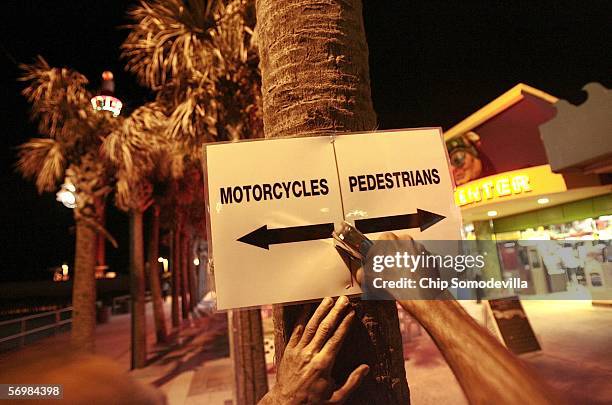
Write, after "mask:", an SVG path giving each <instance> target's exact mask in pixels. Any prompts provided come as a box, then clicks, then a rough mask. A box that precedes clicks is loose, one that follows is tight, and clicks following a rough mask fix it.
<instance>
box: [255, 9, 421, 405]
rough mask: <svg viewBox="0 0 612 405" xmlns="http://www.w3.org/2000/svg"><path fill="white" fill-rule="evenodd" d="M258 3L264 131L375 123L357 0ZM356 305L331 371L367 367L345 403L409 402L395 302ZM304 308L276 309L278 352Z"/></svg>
mask: <svg viewBox="0 0 612 405" xmlns="http://www.w3.org/2000/svg"><path fill="white" fill-rule="evenodd" d="M256 7H257V27H258V28H257V30H258V39H259V50H260V68H261V73H262V93H263V119H264V133H265V136H266V138H273V137H283V136H308V135H317V134H326V135H328V134H332V133H338V132H352V131H368V130H373V129H375V127H376V115H375V113H374V109H373V106H372V100H371V95H370V83H369V66H368V48H367V44H366V40H365V33H364V27H363V19H362V10H361V1H359V0H318V1H317V0H292V1H288V0H257V2H256ZM353 305H354V306H355V307H356V314H357V315H358V316H357V318H358V321H356V322H355V324H354V325H353V328H352V330H351V332H350V334H349V336H348V338H347V340H346V342H345V343H344V345H343V349H342V351H341V353H340V355H339V357H338V359H337V362H336V366H335V369H334V373H333V374H334V377H335V379H336V381H338V382H339V383H341V382H344V381H345V379H346V377H347V376H348V372H349V371H351V370H352V369H353V368H354V367H356V366H357V365H359V364H361V363H367V364H369V365H370V367H371V372H370V373H369V375H368V376H367V377H366V380H365V381H364V383H363V384H362V385H361V386H360V387H359V389H358V390H356V391H355V392H354V393H353V395H351V397H350V398H349V400H348V403H350V404H406V403H408V402H409V401H410V398H409V392H408V384H407V382H406V373H405V370H404V360H403V350H402V340H401V335H400V331H399V322H398V317H397V310H396V307H395V303H393V302H359V301H353ZM302 308H303V305H292V306H284V307H276V308H275V311H274V312H275V316H274V322H275V344H276V347H275V350H276V357H277V359H280V358H281V357H282V354H283V351H284V347H285V343H286V341H287V338H288V336H289V335H290V333H291V330H292V328H293V325H294V323H295V319H296V317H297V313H298V312H299V311H301V310H302Z"/></svg>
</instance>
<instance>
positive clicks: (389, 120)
mask: <svg viewBox="0 0 612 405" xmlns="http://www.w3.org/2000/svg"><path fill="white" fill-rule="evenodd" d="M365 3H366V4H365V5H364V19H365V23H366V34H367V38H368V44H369V47H370V72H371V79H372V94H373V98H374V104H375V108H376V111H377V113H378V117H379V121H380V128H381V129H389V128H406V127H419V126H442V127H443V128H448V127H450V126H452V125H453V124H454V123H456V122H458V121H460V120H461V119H463V118H465V117H466V116H467V115H469V114H471V113H472V112H474V111H475V110H477V109H478V108H480V107H482V106H483V105H484V104H486V103H487V102H489V101H491V100H492V99H494V98H495V97H497V96H498V95H500V94H501V93H503V92H504V91H506V90H508V89H509V88H511V87H512V86H514V85H515V84H517V83H519V82H523V83H526V84H529V85H531V86H534V87H536V88H539V89H541V90H544V91H546V92H548V93H550V94H553V95H555V96H557V97H560V98H566V99H569V100H570V101H573V102H581V101H582V100H583V99H584V94H583V93H582V92H581V91H580V88H581V87H582V86H583V85H584V84H586V83H588V82H591V81H599V82H601V83H604V84H605V85H606V86H607V87H610V78H612V57H611V56H610V49H609V45H610V43H612V38H611V35H610V29H609V27H610V20H609V15H610V14H609V12H608V10H607V8H606V7H605V2H603V1H602V2H593V1H587V2H571V3H570V2H559V1H531V2H516V1H513V2H503V5H501V6H500V5H499V4H500V3H502V2H489V1H481V2H473V5H471V6H466V4H467V3H469V2H466V1H457V2H451V1H450V0H444V1H432V0H425V1H417V0H413V1H375V0H370V1H365ZM493 3H495V6H493ZM129 4H130V2H123V1H110V0H106V1H81V0H78V1H77V0H74V1H66V0H55V1H47V0H38V1H26V0H9V1H8V2H4V3H3V6H2V13H1V16H0V30H1V35H0V46H1V49H0V58H1V66H2V69H3V72H2V77H1V79H2V87H1V89H2V90H1V91H2V95H3V108H2V114H0V117H1V118H0V120H1V121H0V122H1V124H0V131H1V134H0V153H1V157H2V159H1V164H2V167H1V184H2V188H3V190H2V191H3V192H2V196H1V197H0V198H1V200H0V203H1V204H2V209H1V210H0V263H1V266H2V268H1V270H0V280H10V279H33V278H48V277H50V275H49V274H48V273H45V272H44V269H45V268H47V267H49V266H52V265H57V264H60V263H61V262H63V261H68V262H71V260H72V256H73V250H74V245H73V238H74V236H73V235H72V234H71V227H72V226H73V221H72V213H71V212H70V210H68V209H66V208H64V207H63V206H62V205H61V204H60V203H58V202H56V201H55V196H54V195H52V194H46V195H43V196H39V195H38V194H37V193H36V190H35V189H34V186H33V185H31V184H30V183H27V182H25V181H23V180H21V179H20V177H19V176H18V175H16V174H15V173H14V170H13V165H14V162H15V149H14V148H15V146H16V145H18V144H20V143H22V142H24V141H25V140H26V139H27V138H29V137H32V136H35V135H36V132H35V127H34V126H33V125H32V124H31V123H30V122H29V121H28V108H27V104H26V103H25V101H24V100H23V99H22V97H21V96H20V94H19V92H20V90H21V87H20V85H19V84H18V83H17V82H16V80H15V79H16V77H17V73H18V71H17V68H16V65H15V63H14V61H17V62H30V61H32V58H33V57H34V56H35V55H38V54H40V55H43V56H44V57H45V58H47V60H48V61H49V62H50V63H51V64H52V65H61V66H69V67H72V68H75V69H77V70H79V71H80V72H81V73H84V74H85V75H86V76H87V77H89V79H90V80H91V81H92V82H93V84H94V85H96V84H97V83H98V78H99V75H100V73H101V72H102V71H103V70H106V69H110V70H112V71H113V72H114V73H115V78H116V82H117V90H118V91H117V92H118V95H119V96H120V98H122V99H123V100H124V102H126V103H127V104H128V105H139V104H141V103H142V102H143V100H144V99H145V98H147V97H148V96H149V95H148V94H147V92H146V91H145V90H143V89H141V88H139V87H138V86H137V85H136V83H135V80H134V79H133V78H132V77H131V76H129V75H128V74H126V73H124V72H123V69H122V64H121V62H120V61H119V59H118V55H119V50H118V47H119V45H120V44H121V42H122V40H123V39H124V37H125V35H126V32H125V30H120V29H118V27H119V26H121V25H123V24H125V23H126V21H125V19H124V15H125V10H126V8H127V6H128V5H129ZM606 17H608V18H606ZM109 222H110V223H111V225H110V228H111V231H112V232H113V233H114V234H115V236H116V237H118V238H119V240H120V243H121V245H122V247H121V248H120V250H119V251H113V250H111V249H112V248H109V250H110V251H109V256H110V257H111V265H113V264H114V266H115V267H121V266H122V265H123V264H125V263H126V251H127V243H126V241H127V239H126V238H127V226H126V221H125V216H123V215H122V214H120V213H117V212H111V214H110V218H109ZM113 258H114V259H113ZM117 270H120V269H117Z"/></svg>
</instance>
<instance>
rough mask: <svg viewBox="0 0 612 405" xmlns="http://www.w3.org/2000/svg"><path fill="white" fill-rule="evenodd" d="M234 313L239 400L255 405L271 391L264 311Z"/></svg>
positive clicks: (232, 313) (236, 379)
mask: <svg viewBox="0 0 612 405" xmlns="http://www.w3.org/2000/svg"><path fill="white" fill-rule="evenodd" d="M230 316H231V318H230V319H231V322H230V328H231V329H230V333H231V342H232V344H231V345H230V347H231V350H232V357H233V359H234V380H235V384H236V403H238V404H240V405H254V404H256V403H257V402H258V401H259V400H260V399H261V398H262V397H263V396H264V395H265V394H266V392H267V391H268V375H267V373H266V358H265V354H264V346H263V329H262V324H261V311H260V310H259V309H245V310H234V311H231V315H230ZM262 370H263V372H262Z"/></svg>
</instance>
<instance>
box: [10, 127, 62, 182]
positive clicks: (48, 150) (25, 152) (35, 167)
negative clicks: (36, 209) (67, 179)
mask: <svg viewBox="0 0 612 405" xmlns="http://www.w3.org/2000/svg"><path fill="white" fill-rule="evenodd" d="M18 156H19V160H18V161H17V170H18V171H19V172H21V174H22V175H23V177H25V178H26V179H35V183H36V189H37V190H38V192H39V193H42V192H44V191H55V189H56V187H57V183H58V182H59V181H61V180H63V177H64V171H65V167H66V158H65V156H64V151H63V150H62V147H61V144H60V143H59V142H57V141H55V140H53V139H43V138H33V139H31V140H29V141H28V142H26V143H24V144H23V145H21V146H19V152H18Z"/></svg>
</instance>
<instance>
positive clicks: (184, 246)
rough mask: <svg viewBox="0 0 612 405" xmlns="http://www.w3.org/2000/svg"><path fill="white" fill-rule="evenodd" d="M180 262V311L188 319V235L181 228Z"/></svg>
mask: <svg viewBox="0 0 612 405" xmlns="http://www.w3.org/2000/svg"><path fill="white" fill-rule="evenodd" d="M179 246H180V253H179V255H180V262H181V312H182V315H183V319H184V320H186V319H189V275H188V274H187V260H188V259H187V258H188V257H189V236H188V235H187V232H185V231H184V230H183V232H181V239H180V245H179Z"/></svg>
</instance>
